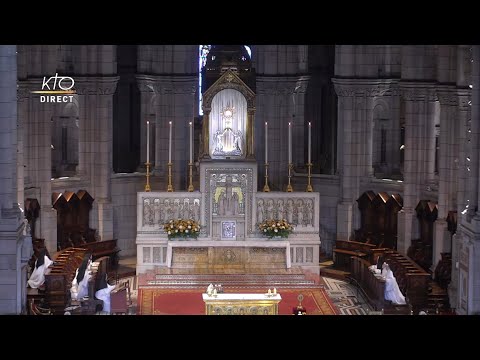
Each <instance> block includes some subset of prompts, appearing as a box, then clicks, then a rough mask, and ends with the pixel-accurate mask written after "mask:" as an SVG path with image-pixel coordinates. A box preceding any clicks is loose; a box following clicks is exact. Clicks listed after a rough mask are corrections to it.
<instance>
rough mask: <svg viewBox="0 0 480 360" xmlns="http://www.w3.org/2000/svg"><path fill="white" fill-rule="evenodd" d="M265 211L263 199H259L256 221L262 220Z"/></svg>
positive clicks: (260, 221)
mask: <svg viewBox="0 0 480 360" xmlns="http://www.w3.org/2000/svg"><path fill="white" fill-rule="evenodd" d="M264 211H265V208H264V206H263V200H262V199H260V200H258V202H257V223H258V224H261V223H262V222H263V217H264V216H263V213H264Z"/></svg>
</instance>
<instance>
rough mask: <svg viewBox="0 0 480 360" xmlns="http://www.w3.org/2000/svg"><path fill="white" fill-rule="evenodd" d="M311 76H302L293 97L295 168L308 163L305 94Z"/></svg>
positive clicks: (296, 83)
mask: <svg viewBox="0 0 480 360" xmlns="http://www.w3.org/2000/svg"><path fill="white" fill-rule="evenodd" d="M309 79H310V77H309V76H302V77H300V78H298V80H296V82H295V89H293V94H292V97H293V99H294V108H293V115H294V116H295V117H294V118H293V119H292V120H293V124H292V125H293V128H292V141H293V143H294V144H295V145H294V146H292V161H293V165H294V166H301V167H303V166H304V165H305V164H306V163H307V160H308V159H307V156H306V155H305V154H306V151H307V146H308V140H307V135H306V134H307V130H306V129H307V128H308V119H305V93H306V91H307V86H308V81H309Z"/></svg>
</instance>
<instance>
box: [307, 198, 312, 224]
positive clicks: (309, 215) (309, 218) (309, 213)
mask: <svg viewBox="0 0 480 360" xmlns="http://www.w3.org/2000/svg"><path fill="white" fill-rule="evenodd" d="M306 212H307V225H312V226H313V203H312V200H308V202H307V210H306Z"/></svg>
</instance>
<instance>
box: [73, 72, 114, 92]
mask: <svg viewBox="0 0 480 360" xmlns="http://www.w3.org/2000/svg"><path fill="white" fill-rule="evenodd" d="M119 79H120V77H119V76H105V77H74V80H75V87H74V89H75V90H76V92H77V94H78V95H113V94H114V93H115V90H116V89H117V83H118V80H119Z"/></svg>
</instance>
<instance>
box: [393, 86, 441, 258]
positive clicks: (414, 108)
mask: <svg viewBox="0 0 480 360" xmlns="http://www.w3.org/2000/svg"><path fill="white" fill-rule="evenodd" d="M400 89H401V92H402V96H403V98H404V100H405V157H404V171H403V174H404V181H403V183H404V188H403V210H402V211H401V212H400V213H399V222H398V224H399V225H398V226H399V229H398V243H397V249H398V250H399V251H401V252H403V253H406V251H407V250H408V248H409V247H410V245H411V240H412V237H416V236H418V234H417V233H416V232H417V231H416V229H417V227H415V226H414V224H413V223H412V221H414V216H413V215H414V209H415V207H416V206H417V203H418V201H419V200H420V199H419V198H418V196H419V194H422V192H423V187H424V186H425V185H426V183H427V181H428V180H429V178H430V172H431V171H432V170H433V168H432V167H431V166H430V165H431V164H430V162H431V161H432V160H434V156H433V157H432V156H431V155H430V154H429V152H432V151H435V149H434V148H433V149H431V144H430V143H431V142H430V138H431V137H434V136H435V133H434V131H433V129H434V117H433V116H434V113H432V111H431V110H432V108H433V107H432V106H431V105H430V103H432V102H433V101H434V100H435V97H434V93H433V91H432V89H433V85H432V84H430V83H409V82H402V83H400ZM432 124H433V128H432ZM400 224H402V226H404V228H403V229H400Z"/></svg>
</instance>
